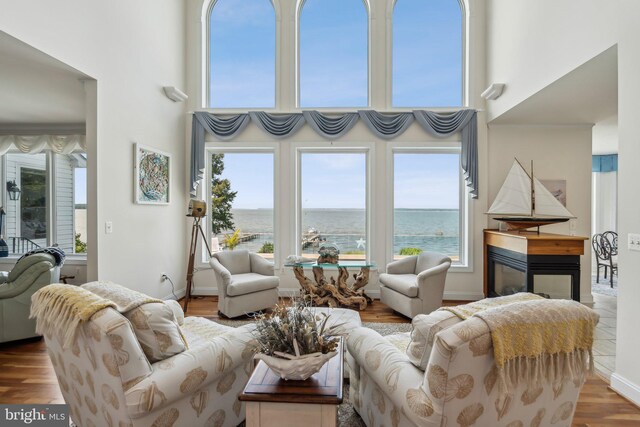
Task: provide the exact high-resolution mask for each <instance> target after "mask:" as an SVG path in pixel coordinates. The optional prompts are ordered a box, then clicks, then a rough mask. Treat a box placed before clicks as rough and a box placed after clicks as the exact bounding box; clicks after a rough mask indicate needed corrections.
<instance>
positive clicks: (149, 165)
mask: <svg viewBox="0 0 640 427" xmlns="http://www.w3.org/2000/svg"><path fill="white" fill-rule="evenodd" d="M134 150H135V155H134V162H135V165H134V173H133V175H134V178H133V179H134V189H135V190H134V199H135V200H134V202H135V203H139V204H146V205H168V204H169V201H170V198H171V191H170V187H171V155H170V154H168V153H165V152H163V151H160V150H156V149H155V148H151V147H147V146H145V145H142V144H138V143H136V144H134Z"/></svg>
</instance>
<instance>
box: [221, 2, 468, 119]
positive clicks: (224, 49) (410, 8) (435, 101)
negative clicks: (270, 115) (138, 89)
mask: <svg viewBox="0 0 640 427" xmlns="http://www.w3.org/2000/svg"><path fill="white" fill-rule="evenodd" d="M461 25H462V19H461V15H460V7H459V4H458V0H429V1H425V0H398V1H397V3H396V8H395V12H394V24H393V40H394V44H393V78H392V80H393V88H394V90H393V92H394V93H393V105H394V106H397V107H402V106H409V107H434V106H457V105H460V104H461V85H462V83H461V78H462V77H461V75H462V72H461V61H462V59H461V57H462V55H461V44H462V35H461V34H462V32H461ZM367 32H368V23H367V12H366V8H365V6H364V3H363V2H362V0H307V1H306V3H305V6H304V8H303V10H302V14H301V17H300V73H301V77H300V103H301V106H302V107H303V108H314V107H363V106H366V105H367V86H368V81H367V62H368V46H367V43H368V42H367V37H368V36H367ZM210 46H211V53H210V57H211V63H210V70H211V82H210V106H211V107H214V108H219V107H226V108H242V107H247V108H271V107H274V104H275V99H274V98H275V12H274V9H273V6H272V5H271V2H270V1H269V0H218V1H217V3H216V5H215V7H214V8H213V9H212V13H211V34H210Z"/></svg>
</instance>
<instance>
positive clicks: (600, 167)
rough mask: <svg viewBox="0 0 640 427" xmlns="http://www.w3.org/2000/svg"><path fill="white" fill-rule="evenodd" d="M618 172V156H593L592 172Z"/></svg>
mask: <svg viewBox="0 0 640 427" xmlns="http://www.w3.org/2000/svg"><path fill="white" fill-rule="evenodd" d="M617 170H618V155H617V154H607V155H599V156H591V172H616V171H617Z"/></svg>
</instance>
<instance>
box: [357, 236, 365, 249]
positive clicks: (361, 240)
mask: <svg viewBox="0 0 640 427" xmlns="http://www.w3.org/2000/svg"><path fill="white" fill-rule="evenodd" d="M356 243H357V244H358V249H360V248H362V249H364V248H365V244H366V243H367V241H366V240H364V239H363V238H362V237H361V238H360V239H358V240H356Z"/></svg>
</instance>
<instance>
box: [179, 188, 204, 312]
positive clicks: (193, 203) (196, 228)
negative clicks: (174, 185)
mask: <svg viewBox="0 0 640 427" xmlns="http://www.w3.org/2000/svg"><path fill="white" fill-rule="evenodd" d="M206 213H207V204H206V203H205V202H204V201H202V200H193V199H192V200H190V201H189V211H188V213H187V216H188V217H193V227H192V228H191V244H190V245H189V263H188V264H187V290H186V293H185V296H184V307H183V308H182V309H183V311H184V312H185V313H186V312H187V307H188V306H189V299H191V288H192V287H193V269H194V267H195V259H196V252H197V249H198V236H202V241H203V242H204V245H205V246H206V248H207V253H208V254H209V256H211V249H210V248H209V242H207V236H206V235H205V234H204V231H203V230H202V225H201V224H200V222H201V220H202V218H204V217H205V216H206Z"/></svg>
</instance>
